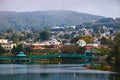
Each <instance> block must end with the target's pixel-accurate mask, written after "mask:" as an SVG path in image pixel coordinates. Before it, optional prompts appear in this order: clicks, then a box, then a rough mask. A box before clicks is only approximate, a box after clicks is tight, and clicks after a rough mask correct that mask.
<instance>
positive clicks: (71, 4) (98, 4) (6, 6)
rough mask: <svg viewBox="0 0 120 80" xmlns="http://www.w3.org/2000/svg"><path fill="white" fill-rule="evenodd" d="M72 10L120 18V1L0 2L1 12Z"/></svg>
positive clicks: (34, 0)
mask: <svg viewBox="0 0 120 80" xmlns="http://www.w3.org/2000/svg"><path fill="white" fill-rule="evenodd" d="M45 10H72V11H78V12H82V13H89V14H94V15H100V16H105V17H112V18H116V17H120V0H0V11H16V12H25V11H45Z"/></svg>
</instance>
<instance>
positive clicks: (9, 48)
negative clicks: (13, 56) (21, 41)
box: [1, 43, 16, 50]
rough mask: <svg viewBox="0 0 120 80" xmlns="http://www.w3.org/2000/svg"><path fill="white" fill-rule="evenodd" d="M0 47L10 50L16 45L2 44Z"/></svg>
mask: <svg viewBox="0 0 120 80" xmlns="http://www.w3.org/2000/svg"><path fill="white" fill-rule="evenodd" d="M1 46H2V47H3V48H4V49H6V50H11V49H12V48H13V47H14V46H16V44H13V43H2V44H1Z"/></svg>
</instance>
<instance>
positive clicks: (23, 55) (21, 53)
mask: <svg viewBox="0 0 120 80" xmlns="http://www.w3.org/2000/svg"><path fill="white" fill-rule="evenodd" d="M16 56H19V57H25V56H26V54H25V53H24V52H19V53H18V54H17V55H16Z"/></svg>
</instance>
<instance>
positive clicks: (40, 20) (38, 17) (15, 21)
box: [0, 10, 104, 30]
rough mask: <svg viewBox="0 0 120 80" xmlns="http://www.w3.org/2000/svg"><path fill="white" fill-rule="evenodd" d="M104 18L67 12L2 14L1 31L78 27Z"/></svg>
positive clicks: (0, 14) (0, 20)
mask: <svg viewBox="0 0 120 80" xmlns="http://www.w3.org/2000/svg"><path fill="white" fill-rule="evenodd" d="M101 18H104V17H102V16H96V15H90V14H86V13H79V12H74V11H67V10H58V11H57V10H53V11H52V10H51V11H36V12H3V11H2V12H0V30H6V29H9V28H12V29H17V30H25V29H31V28H44V27H51V26H55V25H57V26H66V25H78V24H81V23H86V22H92V21H97V20H99V19H101Z"/></svg>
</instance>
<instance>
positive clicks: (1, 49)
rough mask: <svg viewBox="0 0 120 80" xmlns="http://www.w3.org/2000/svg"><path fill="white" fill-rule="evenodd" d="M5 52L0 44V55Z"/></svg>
mask: <svg viewBox="0 0 120 80" xmlns="http://www.w3.org/2000/svg"><path fill="white" fill-rule="evenodd" d="M5 52H6V50H5V49H4V48H3V47H2V46H1V44H0V53H1V54H2V53H5Z"/></svg>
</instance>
